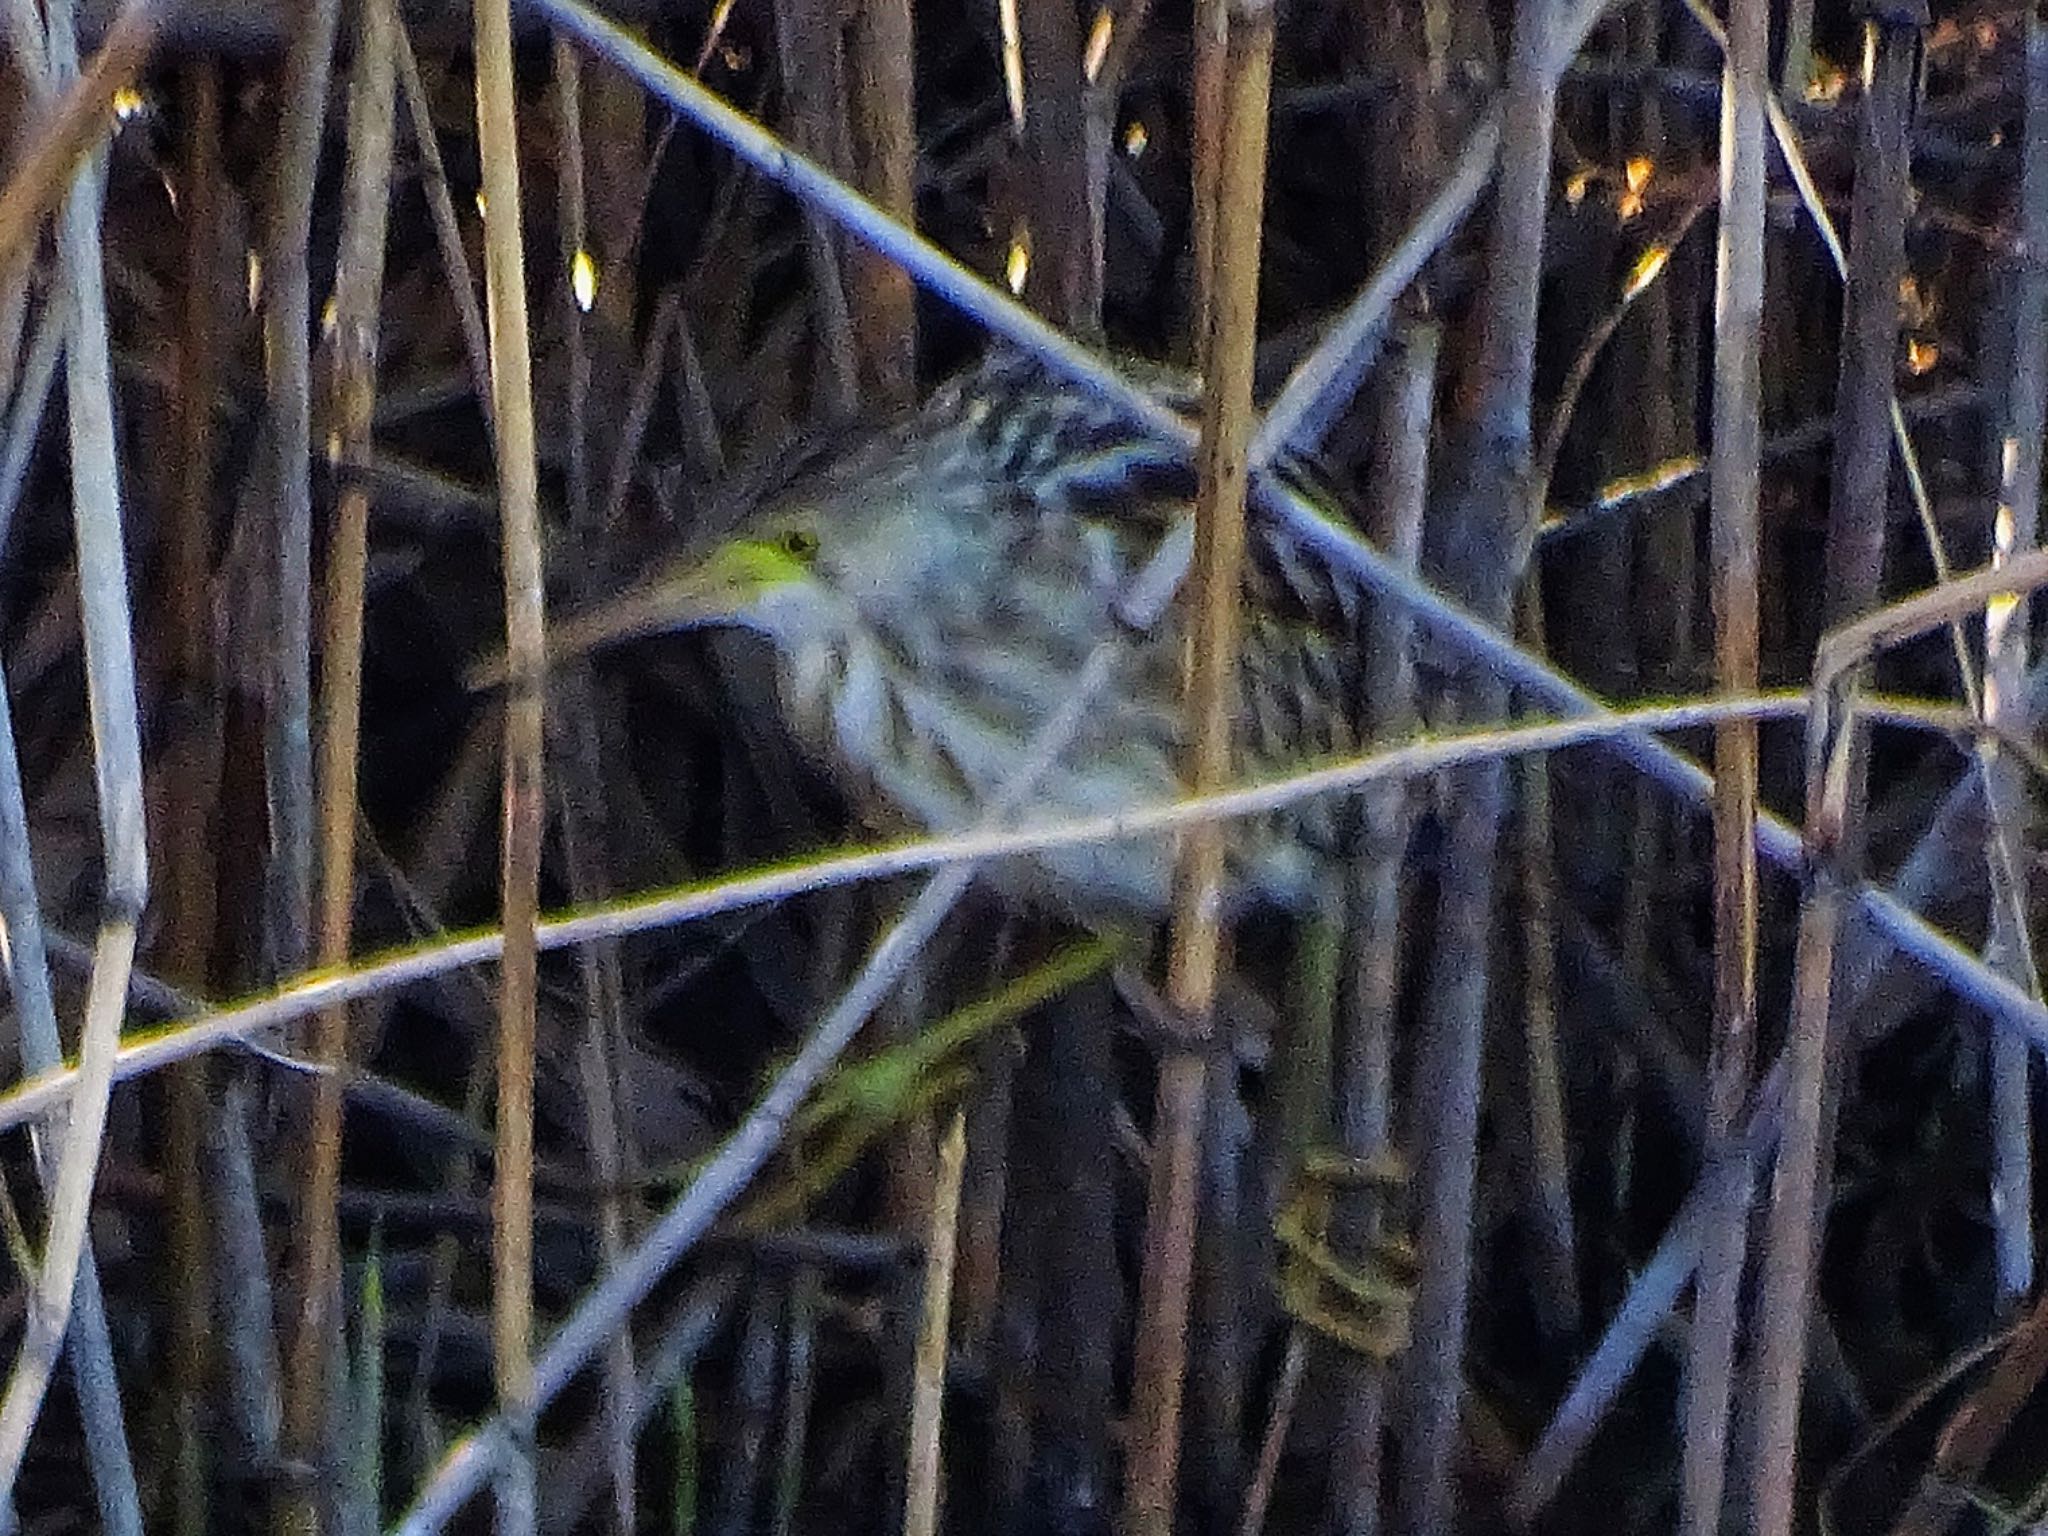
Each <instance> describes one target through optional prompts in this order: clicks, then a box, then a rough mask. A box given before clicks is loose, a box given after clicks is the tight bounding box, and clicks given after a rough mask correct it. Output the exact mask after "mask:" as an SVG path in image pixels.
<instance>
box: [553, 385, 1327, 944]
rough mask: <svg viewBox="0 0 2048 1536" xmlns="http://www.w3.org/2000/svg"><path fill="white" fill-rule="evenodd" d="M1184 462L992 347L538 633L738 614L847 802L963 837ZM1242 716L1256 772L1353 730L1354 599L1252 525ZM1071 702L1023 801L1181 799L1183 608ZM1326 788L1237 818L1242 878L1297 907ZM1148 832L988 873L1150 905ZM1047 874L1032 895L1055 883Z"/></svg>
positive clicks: (1124, 907) (1049, 809) (1106, 908)
mask: <svg viewBox="0 0 2048 1536" xmlns="http://www.w3.org/2000/svg"><path fill="white" fill-rule="evenodd" d="M1193 489H1194V485H1193V472H1192V470H1191V469H1190V468H1189V467H1188V466H1187V465H1185V464H1182V463H1179V462H1177V461H1176V456H1175V453H1174V451H1173V450H1172V449H1171V448H1169V447H1166V446H1164V445H1161V444H1159V443H1157V442H1155V441H1153V440H1152V439H1150V438H1149V437H1146V436H1145V435H1143V434H1141V433H1139V432H1137V431H1136V430H1134V429H1133V428H1132V427H1130V426H1129V425H1128V423H1126V422H1125V421H1124V420H1123V418H1122V417H1121V416H1120V415H1119V414H1118V413H1117V412H1116V411H1115V410H1114V409H1113V408H1112V407H1111V406H1109V405H1107V404H1105V403H1103V402H1102V401H1100V400H1098V399H1096V398H1094V397H1093V396H1091V395H1089V394H1088V393H1086V392H1085V391H1082V390H1079V389H1076V388H1074V387H1071V386H1068V385H1066V384H1064V383H1061V382H1059V381H1056V380H1054V379H1052V378H1051V377H1050V376H1049V375H1047V374H1045V373H1044V372H1043V371H1042V370H1041V369H1040V368H1039V367H1038V366H1037V365H1035V364H1033V363H1031V362H1028V361H1026V360H1024V359H1021V358H1018V357H1016V356H1014V355H1010V354H1002V353H999V354H997V355H995V356H993V357H992V358H991V359H990V360H988V361H987V362H985V363H983V364H982V365H981V366H980V367H978V368H976V369H974V370H972V371H970V372H968V373H966V374H963V375H961V376H959V377H956V378H955V379H953V380H951V381H950V382H948V383H947V384H946V385H944V386H942V387H941V388H940V389H939V390H938V391H937V392H936V393H935V394H934V395H933V396H932V398H931V399H930V400H929V401H928V403H927V404H926V405H925V407H924V408H923V409H922V410H920V411H918V412H916V413H915V414H914V415H912V416H910V417H909V418H907V419H906V420H904V421H901V422H899V423H897V424H895V425H893V426H890V427H888V428H885V429H883V430H881V431H878V432H876V433H874V434H872V435H870V436H868V437H867V438H865V439H864V440H862V441H861V442H859V443H858V444H856V445H854V446H852V447H848V448H844V449H842V450H840V451H838V452H835V453H833V454H831V455H830V456H827V457H823V458H806V459H805V460H803V461H802V462H800V463H798V464H796V465H794V466H793V467H792V473H790V474H789V475H788V476H786V477H785V478H784V479H783V480H782V481H781V482H780V483H779V484H777V485H775V486H774V487H773V488H771V489H768V490H765V491H763V492H762V493H760V494H759V495H758V497H757V499H756V500H755V501H754V503H753V506H752V510H750V511H748V512H746V513H744V514H743V515H742V516H741V517H740V518H739V519H738V520H737V522H736V523H735V524H734V525H733V529H732V531H731V532H730V533H728V534H726V535H725V536H724V537H723V538H722V539H721V540H720V542H719V543H717V544H716V545H715V546H713V547H712V548H710V549H709V550H708V551H705V552H703V553H702V554H700V555H698V556H695V557H692V558H689V559H686V560H685V561H684V562H683V563H681V564H679V565H677V566H674V567H672V568H671V569H670V570H669V571H667V572H666V573H664V574H663V575H661V576H659V577H657V578H656V579H655V580H653V581H651V582H649V583H647V584H645V585H643V586H640V587H638V588H636V589H635V590H634V591H632V592H630V593H628V594H627V595H625V596H623V597H622V598H620V599H619V600H617V601H616V602H614V603H612V604H609V605H606V606H605V607H603V608H601V609H599V610H598V611H596V612H594V613H592V614H589V615H586V616H583V617H580V618H574V619H572V620H570V621H569V622H568V623H567V624H565V625H563V626H561V627H560V628H559V629H558V630H557V631H556V632H555V634H554V637H553V641H552V644H553V645H554V647H555V650H556V653H557V654H562V653H566V652H574V651H583V650H589V649H592V648H594V647H596V646H600V645H604V644H608V643H611V642H613V641H616V640H619V639H622V638H625V637H627V636H631V635H637V634H647V633H651V632H654V631H658V630H663V629H672V628H682V627H691V626H697V625H707V624H728V625H743V626H746V627H748V628H751V629H754V630H756V631H758V632H759V633H761V634H762V635H764V636H765V637H767V638H768V640H769V641H771V642H772V644H773V646H774V649H775V652H776V655H777V658H778V663H779V670H780V701H779V702H780V706H781V709H782V711H783V713H784V715H785V716H786V717H787V719H788V721H789V723H790V724H791V726H792V727H793V728H794V731H795V734H796V736H797V738H798V740H799V741H800V742H801V743H802V744H803V746H804V747H805V748H806V750H808V751H809V752H811V753H812V754H814V755H815V756H816V757H817V758H818V759H819V760H820V761H821V763H822V764H823V765H824V766H825V767H826V768H827V769H828V771H830V772H831V773H832V775H833V777H834V778H835V779H836V780H838V781H840V782H841V783H843V784H844V785H845V786H846V787H847V788H848V789H849V791H850V792H851V793H852V794H853V795H854V797H855V799H856V802H857V803H859V804H862V805H864V806H867V807H869V808H871V809H873V810H880V811H887V812H890V813H893V814H894V815H895V816H897V817H901V818H904V819H907V820H908V821H909V822H910V823H911V824H913V825H915V826H920V827H924V828H928V829H931V830H934V831H960V830H966V829H967V828H969V827H971V826H973V825H974V824H975V823H976V822H977V821H978V820H979V819H980V813H979V807H980V806H981V805H982V804H983V803H984V802H985V801H986V800H987V799H988V798H989V797H990V796H991V795H992V794H993V793H994V792H995V790H996V789H997V788H998V786H999V785H1001V784H1002V783H1003V782H1004V781H1005V779H1006V778H1007V777H1008V775H1009V774H1010V773H1011V771H1012V770H1013V769H1014V767H1015V766H1016V764H1017V762H1018V761H1019V759H1020V757H1021V755H1022V752H1023V749H1024V746H1025V744H1026V742H1028V741H1029V740H1030V739H1031V738H1032V737H1033V736H1034V735H1035V734H1036V732H1037V731H1038V729H1039V727H1040V726H1041V725H1043V723H1044V722H1045V720H1046V719H1047V717H1048V716H1049V715H1050V714H1051V713H1052V711H1053V710H1054V709H1055V708H1057V706H1058V704H1059V702H1060V701H1061V700H1062V699H1063V698H1064V697H1065V696H1066V692H1067V690H1068V689H1070V688H1071V687H1072V685H1073V682H1074V679H1075V677H1076V675H1077V674H1078V673H1079V672H1080V670H1081V667H1082V665H1083V663H1084V661H1085V660H1086V658H1087V656H1088V654H1089V653H1090V651H1091V650H1093V648H1094V647H1095V645H1096V644H1097V643H1098V642H1099V641H1100V640H1101V639H1102V638H1103V637H1105V636H1106V635H1108V634H1110V633H1111V632H1112V631H1113V630H1114V629H1115V628H1116V627H1117V620H1116V617H1115V614H1114V611H1113V610H1114V604H1115V603H1116V601H1117V600H1118V598H1119V596H1120V594H1122V593H1123V592H1124V591H1125V589H1126V588H1127V587H1128V585H1129V584H1130V582H1131V580H1132V578H1133V577H1134V576H1135V575H1136V574H1137V573H1138V572H1139V571H1140V570H1141V569H1142V568H1143V567H1144V566H1145V564H1146V562H1147V561H1148V560H1149V559H1150V558H1151V556H1152V554H1153V552H1154V550H1155V549H1156V548H1157V547H1158V543H1159V541H1160V539H1161V538H1162V536H1163V535H1164V534H1165V533H1166V531H1167V530H1168V529H1169V528H1170V527H1171V526H1172V525H1173V523H1174V522H1175V520H1176V519H1177V518H1179V517H1181V516H1183V515H1185V514H1186V513H1187V512H1188V510H1189V506H1190V502H1191V498H1192V494H1193ZM1254 529H1255V532H1254V537H1253V539H1252V541H1251V569H1250V572H1249V576H1248V586H1247V593H1248V607H1247V611H1246V618H1245V626H1244V629H1245V642H1244V650H1243V655H1242V658H1241V688H1240V702H1239V707H1238V710H1237V720H1236V729H1237V734H1238V740H1239V742H1240V744H1241V748H1242V751H1241V761H1242V768H1243V771H1244V773H1245V774H1246V775H1247V776H1250V777H1255V778H1256V777H1266V776H1270V775H1272V774H1275V773H1278V772H1282V771H1285V770H1286V769H1287V768H1289V767H1293V766H1298V765H1299V764H1301V763H1302V762H1304V761H1306V760H1309V759H1313V758H1316V757H1321V756H1326V755H1329V754H1333V753H1341V752H1346V751H1351V750H1354V749H1355V748H1356V745H1357V743H1358V740H1359V734H1360V733H1359V730H1358V718H1357V715H1356V710H1357V707H1358V705H1359V702H1360V701H1359V692H1360V690H1359V679H1358V676H1357V670H1356V667H1355V665H1354V663H1355V661H1356V659H1357V653H1356V650H1355V646H1354V635H1355V634H1356V621H1357V617H1358V613H1357V610H1358V601H1359V594H1358V593H1357V591H1356V590H1355V589H1354V588H1353V587H1351V586H1350V585H1348V584H1347V583H1345V582H1343V581H1340V580H1338V579H1336V578H1335V577H1333V575H1332V573H1331V572H1330V571H1329V569H1328V568H1327V567H1326V566H1324V565H1323V564H1322V563H1321V562H1320V561H1319V560H1317V559H1316V558H1315V557H1314V556H1313V555H1312V554H1311V553H1310V552H1309V551H1308V550H1306V549H1305V548H1304V547H1303V546H1302V545H1301V544H1299V543H1298V542H1297V541H1295V540H1292V539H1289V538H1287V537H1286V536H1285V535H1284V534H1282V533H1280V532H1279V531H1278V530H1275V529H1272V528H1270V527H1267V526H1265V525H1263V524H1259V523H1255V524H1254ZM1179 606H1180V605H1176V612H1175V614H1174V615H1173V616H1170V617H1169V618H1168V619H1167V620H1165V621H1164V622H1163V623H1161V624H1160V625H1158V626H1157V627H1156V629H1155V630H1154V631H1153V632H1152V633H1151V634H1150V635H1148V636H1145V637H1143V638H1141V639H1138V640H1136V641H1134V643H1133V654H1131V655H1129V656H1128V657H1127V658H1126V660H1125V661H1124V663H1123V666H1122V669H1121V670H1120V671H1119V673H1118V674H1117V677H1116V679H1115V681H1114V682H1113V684H1112V685H1111V686H1110V687H1109V688H1108V689H1106V690H1105V691H1104V693H1103V696H1102V698H1101V699H1100V700H1099V702H1098V703H1097V705H1096V706H1095V707H1094V708H1093V709H1091V710H1090V711H1089V712H1088V715H1087V719H1086V723H1085V724H1084V726H1083V727H1082V730H1081V733H1080V735H1079V737H1078V738H1077V739H1076V740H1075V741H1074V742H1073V743H1072V745H1071V746H1070V747H1069V748H1068V750H1067V752H1066V753H1065V754H1064V756H1063V757H1062V759H1061V760H1060V764H1059V767H1058V769H1057V770H1056V771H1055V772H1054V773H1053V774H1051V775H1048V776H1047V778H1046V779H1045V780H1044V781H1043V782H1042V784H1041V787H1040V790H1039V793H1038V795H1037V797H1036V799H1035V801H1034V810H1033V812H1032V813H1031V815H1032V817H1033V818H1034V819H1036V818H1037V817H1040V816H1046V815H1058V814H1062V813H1064V814H1071V815H1092V814H1100V813H1104V812H1108V811H1113V810H1118V809H1123V808H1127V807H1129V806H1132V805H1135V804H1138V803H1141V802H1147V801H1156V800H1161V799H1169V798H1172V797H1174V796H1176V795H1179V794H1181V793H1182V792H1183V785H1182V780H1181V778H1180V774H1179V771H1178V770H1179V764H1180V762H1181V757H1182V754H1181V746H1180V743H1181V705H1180V687H1181V675H1182V663H1183V652H1182V645H1183V631H1182V627H1181V625H1180V623H1179V621H1178V610H1179ZM1343 810H1344V808H1343V807H1342V806H1341V805H1338V804H1334V803H1332V802H1329V801H1318V802H1312V803H1310V804H1308V805H1306V806H1303V807H1301V808H1300V809H1299V810H1298V812H1296V813H1294V814H1291V815H1289V816H1288V817H1286V818H1270V819H1268V820H1265V821H1263V822H1259V823H1250V824H1240V825H1239V827H1238V828H1237V829H1236V832H1235V833H1234V839H1233V866H1232V867H1233V874H1234V877H1235V879H1236V880H1237V881H1238V882H1240V887H1241V891H1242V893H1243V894H1251V895H1257V896H1259V897H1262V898H1265V899H1269V900H1275V901H1279V902H1282V903H1293V902H1295V901H1297V900H1299V899H1300V898H1301V897H1302V895H1303V894H1304V893H1305V889H1306V887H1305V881H1306V877H1307V875H1308V873H1309V870H1310V868H1311V866H1312V863H1313V859H1314V855H1315V853H1316V852H1317V851H1318V850H1324V849H1329V848H1331V847H1333V846H1335V845H1336V844H1337V843H1338V842H1339V841H1340V836H1341V833H1340V823H1339V818H1340V817H1341V816H1342V815H1343ZM1171 858H1172V850H1171V848H1170V847H1168V846H1165V845H1164V844H1163V843H1162V842H1160V841H1159V840H1156V839H1155V840H1152V841H1150V842H1124V843H1119V844H1116V845H1111V846H1105V847H1096V848H1084V849H1068V850H1059V851H1057V852H1054V853H1051V854H1048V855H1047V856H1045V858H1044V859H1043V860H1040V861H1034V868H1033V869H1031V870H1023V869H1011V870H1008V871H1004V872H1002V874H1001V875H999V876H998V878H999V879H1002V880H1004V881H1005V883H1007V884H1008V885H1009V886H1010V887H1011V888H1012V889H1017V888H1019V887H1020V885H1021V886H1022V887H1023V888H1025V889H1026V890H1027V891H1028V892H1029V894H1032V895H1038V896H1045V895H1051V896H1053V897H1054V898H1055V899H1057V900H1058V901H1060V902H1061V903H1062V904H1063V905H1065V906H1067V907H1068V908H1069V909H1071V910H1074V911H1076V912H1078V913H1082V914H1094V913H1104V912H1109V913H1134V914H1147V915H1149V914H1153V913H1157V912H1160V911H1162V910H1163V909H1164V905H1165V902H1166V900H1167V891H1168V875H1169V872H1170V865H1171ZM1048 882H1049V885H1050V890H1048V889H1047V886H1048Z"/></svg>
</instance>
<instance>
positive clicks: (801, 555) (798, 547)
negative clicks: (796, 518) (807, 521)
mask: <svg viewBox="0 0 2048 1536" xmlns="http://www.w3.org/2000/svg"><path fill="white" fill-rule="evenodd" d="M782 552H783V553H784V554H785V555H788V556H789V557H790V559H792V560H808V559H810V558H811V557H812V556H813V555H815V554H817V552H818V536H817V535H816V534H815V533H813V532H811V530H810V529H808V528H791V529H790V530H788V531H787V532H786V533H784V534H783V535H782Z"/></svg>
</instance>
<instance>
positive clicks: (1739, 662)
mask: <svg viewBox="0 0 2048 1536" xmlns="http://www.w3.org/2000/svg"><path fill="white" fill-rule="evenodd" d="M1769 47H1770V4H1769V0H1735V3H1734V4H1733V5H1732V6H1731V8H1730V12H1729V18H1728V50H1727V62H1726V65H1725V67H1724V69H1723V73H1722V85H1721V222H1720V255H1719V269H1718V273H1717V279H1716V285H1715V293H1714V308H1715V319H1714V442H1713V457H1712V463H1711V466H1710V478H1711V484H1712V498H1713V514H1712V515H1713V522H1712V529H1713V533H1712V548H1713V588H1714V658H1715V681H1716V682H1717V683H1718V685H1719V687H1720V689H1721V691H1722V692H1723V693H1729V694H1733V693H1745V692H1751V691H1753V690H1754V689H1755V688H1756V685H1757V676H1758V664H1759V660H1758V658H1759V640H1758V619H1757V577H1758V566H1759V549H1758V538H1759V533H1758V516H1759V513H1758V496H1759V490H1760V483H1761V472H1762V457H1761V453H1762V449H1761V434H1762V373H1763V365H1762V327H1763V290H1764V192H1765V181H1764V177H1765V169H1766V168H1765V161H1764V154H1765V140H1764V97H1765V93H1766V92H1767V91H1768V90H1769V89H1770V82H1769V75H1768V70H1769V59H1768V51H1769ZM1756 804H1757V751H1756V726H1755V724H1754V723H1753V722H1750V721H1746V720H1736V721H1730V722H1728V723H1726V724H1724V725H1722V726H1721V727H1720V728H1719V729H1718V730H1717V731H1716V733H1715V737H1714V1024H1713V1034H1712V1039H1711V1043H1710V1045H1709V1047H1708V1055H1707V1105H1706V1133H1705V1146H1704V1150H1703V1161H1704V1163H1705V1165H1706V1166H1708V1167H1715V1166H1719V1165H1723V1164H1725V1165H1727V1166H1728V1167H1729V1168H1730V1169H1731V1170H1732V1171H1731V1172H1730V1174H1729V1176H1728V1177H1727V1178H1725V1179H1723V1180H1721V1181H1720V1182H1718V1183H1716V1184H1715V1185H1714V1189H1715V1192H1716V1195H1717V1196H1718V1198H1717V1199H1716V1200H1715V1201H1714V1204H1713V1208H1712V1210H1711V1211H1709V1213H1708V1214H1707V1217H1706V1223H1705V1231H1704V1232H1703V1234H1702V1237H1701V1254H1700V1266H1699V1271H1698V1274H1697V1277H1696V1280H1695V1298H1694V1302H1693V1320H1692V1335H1691V1339H1690V1341H1689V1347H1688V1353H1687V1358H1686V1375H1685V1406H1684V1414H1685V1442H1684V1447H1683V1452H1682V1460H1683V1466H1684V1482H1683V1485H1682V1488H1681V1491H1680V1506H1679V1529H1680V1530H1681V1531H1683V1532H1686V1533H1688V1536H1712V1533H1713V1532H1715V1531H1717V1530H1718V1529H1719V1528H1720V1524H1721V1497H1722V1490H1723V1488H1724V1486H1725V1482H1726V1475H1727V1445H1728V1409H1729V1396H1730V1393H1729V1383H1730V1377H1731V1373H1732V1370H1733V1366H1734V1357H1735V1334H1736V1320H1737V1311H1738V1308H1739V1307H1740V1305H1741V1294H1742V1273H1743V1264H1744V1259H1745V1255H1746V1251H1747V1247H1748V1243H1747V1237H1748V1231H1749V1205H1750V1193H1751V1182H1752V1181H1751V1175H1750V1173H1749V1164H1748V1161H1747V1157H1746V1154H1745V1149H1744V1146H1743V1126H1742V1118H1743V1116H1742V1110H1743V1104H1744V1102H1745V1100H1746V1099H1747V1097H1748V1093H1749V1079H1750V1071H1751V1059H1752V1055H1753V1052H1754V1037H1755V1034H1756V967H1757V865H1756V839H1755V833H1754V830H1753V829H1754V826H1755V822H1756Z"/></svg>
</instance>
